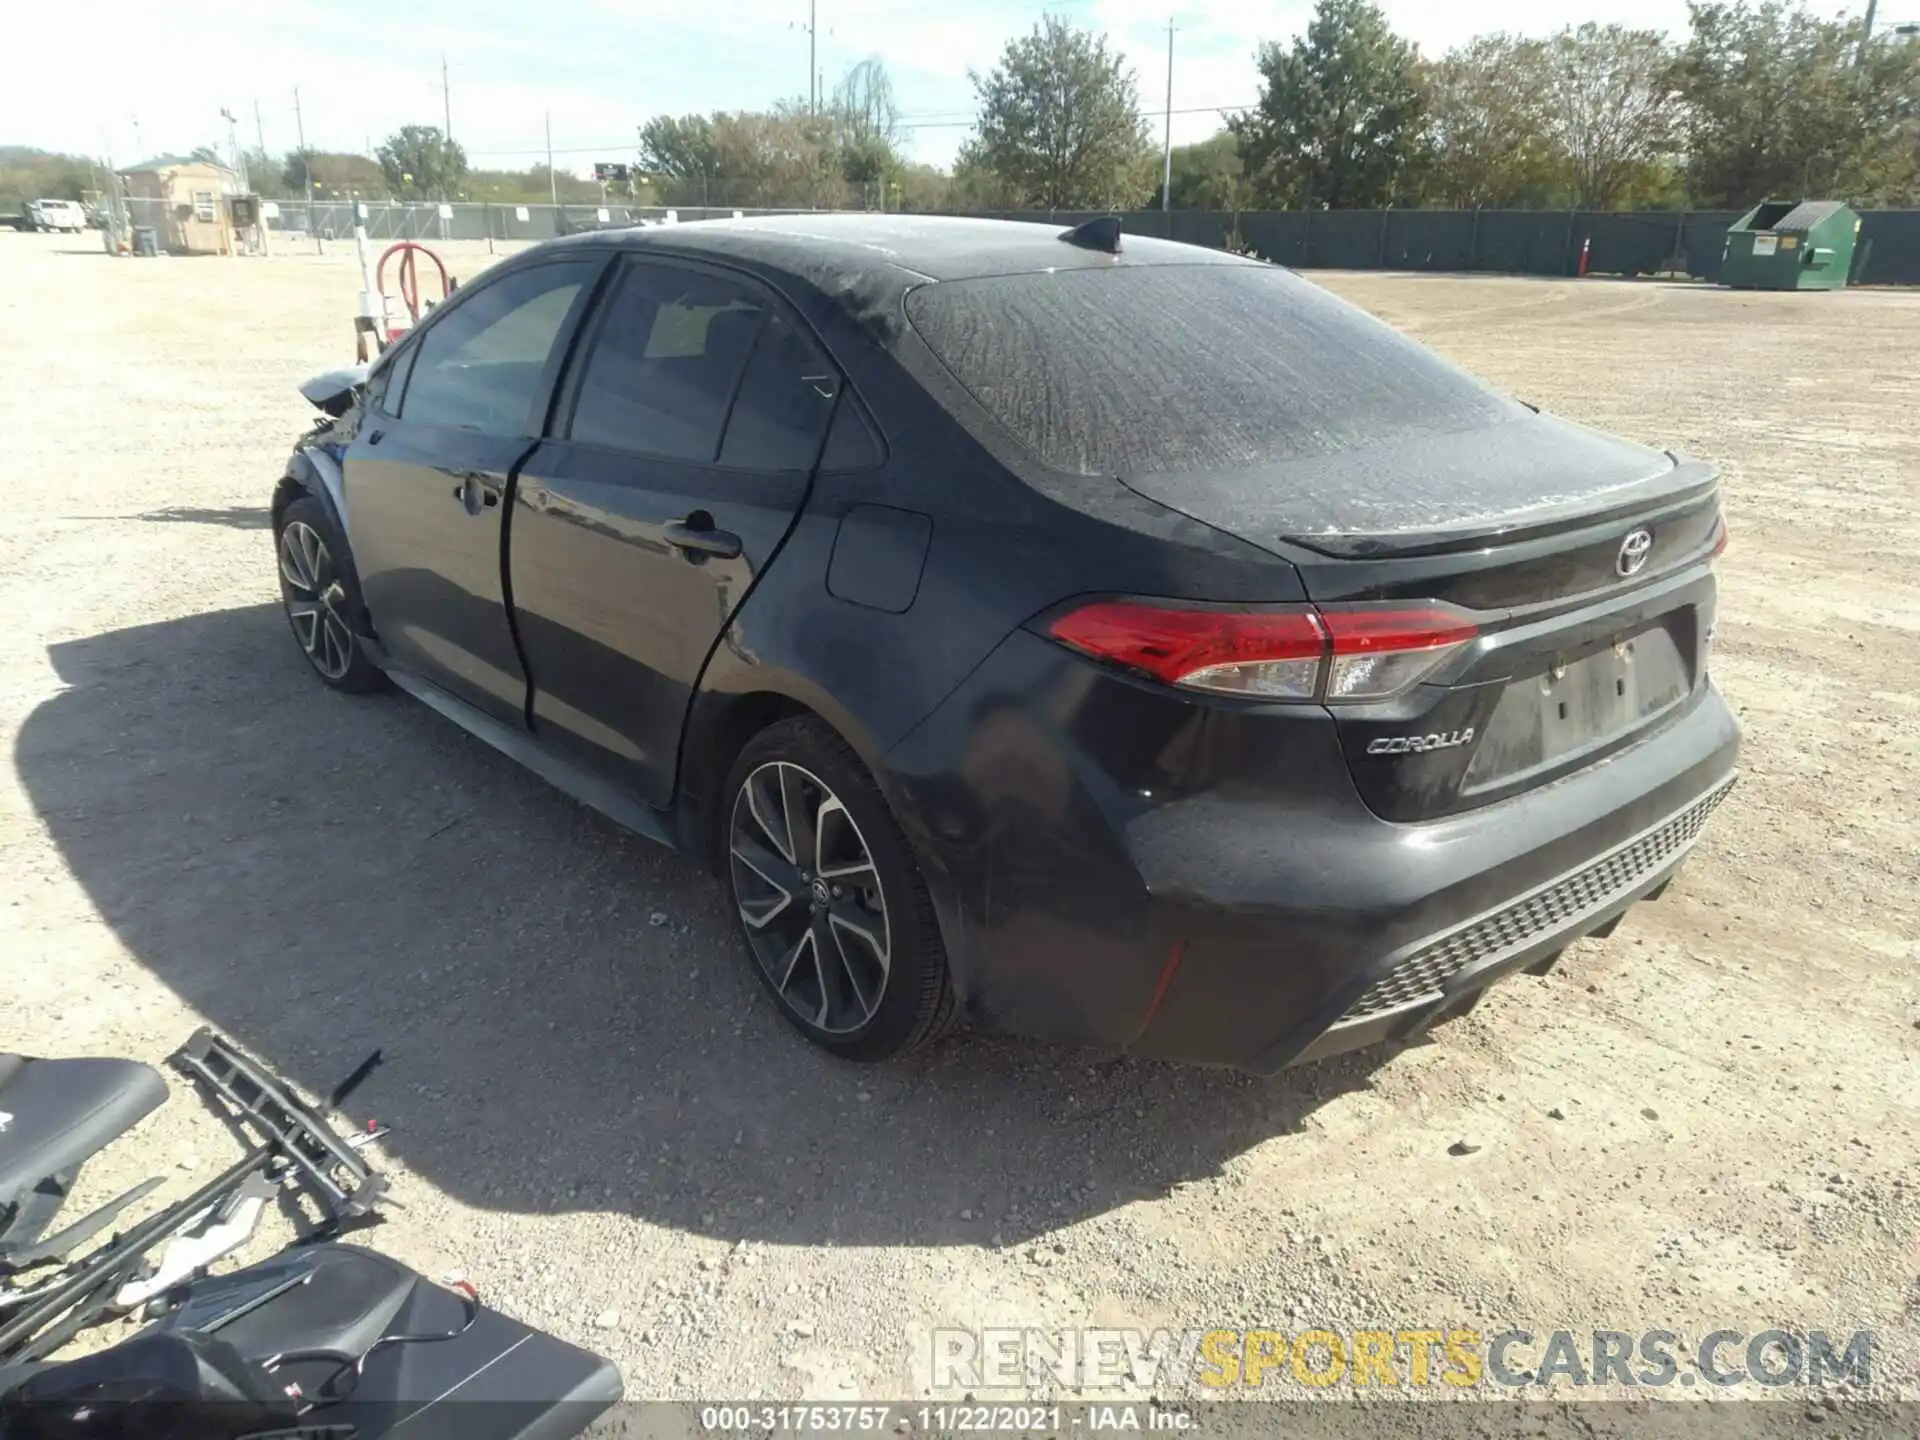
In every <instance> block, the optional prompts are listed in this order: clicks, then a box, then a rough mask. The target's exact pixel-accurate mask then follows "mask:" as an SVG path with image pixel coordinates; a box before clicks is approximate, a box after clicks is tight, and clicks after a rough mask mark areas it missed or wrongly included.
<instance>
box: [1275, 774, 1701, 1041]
mask: <svg viewBox="0 0 1920 1440" xmlns="http://www.w3.org/2000/svg"><path fill="white" fill-rule="evenodd" d="M1734 778H1735V777H1734V776H1733V775H1731V774H1729V775H1728V776H1727V778H1726V779H1724V780H1722V781H1721V782H1720V783H1719V785H1718V786H1716V787H1715V788H1714V789H1712V790H1710V791H1708V792H1707V793H1706V794H1705V795H1703V796H1701V797H1700V798H1699V799H1698V800H1695V801H1694V802H1693V803H1692V804H1690V805H1688V806H1687V807H1686V808H1685V809H1684V810H1681V811H1680V812H1679V813H1678V814H1675V815H1672V816H1669V817H1668V818H1667V819H1665V820H1663V821H1661V822H1660V823H1658V824H1656V825H1653V826H1650V827H1649V828H1648V829H1646V830H1645V831H1642V832H1641V833H1640V834H1639V835H1637V836H1635V837H1634V838H1633V839H1631V840H1629V841H1627V842H1625V843H1624V844H1621V845H1617V846H1615V847H1614V848H1613V849H1612V850H1610V851H1608V852H1607V853H1606V854H1605V855H1602V856H1599V857H1596V858H1595V859H1594V860H1592V861H1589V862H1588V863H1587V864H1585V865H1583V866H1581V867H1579V868H1578V869H1576V870H1573V871H1570V872H1569V873H1567V874H1565V875H1562V876H1560V877H1558V878H1557V879H1555V880H1552V881H1549V882H1548V883H1547V884H1545V885H1542V886H1539V887H1537V888H1536V889H1534V890H1533V891H1531V892H1529V893H1527V894H1525V895H1522V896H1519V897H1517V898H1515V899H1514V900H1512V901H1510V902H1508V903H1507V904H1505V905H1502V906H1500V907H1499V908H1497V909H1495V910H1491V911H1488V912H1487V913H1486V914H1484V915H1480V916H1477V917H1476V918H1474V919H1473V920H1470V921H1468V922H1467V923H1466V924H1464V925H1459V926H1456V927H1454V928H1453V929H1452V930H1449V931H1447V932H1445V933H1443V934H1439V935H1435V936H1434V937H1432V938H1431V939H1429V940H1427V941H1425V942H1424V943H1421V944H1417V945H1414V946H1412V947H1410V948H1408V949H1405V950H1401V951H1399V952H1396V953H1395V954H1392V955H1389V956H1386V957H1385V958H1384V959H1383V960H1381V961H1380V962H1379V963H1378V965H1377V967H1376V970H1377V976H1376V978H1374V979H1372V980H1370V981H1369V982H1368V983H1367V985H1366V988H1365V989H1364V990H1362V991H1361V992H1360V994H1359V995H1358V996H1357V997H1356V998H1355V999H1354V1001H1353V1002H1352V1004H1350V1005H1348V1006H1347V1008H1346V1009H1345V1010H1344V1011H1342V1012H1341V1013H1340V1016H1339V1018H1338V1019H1337V1020H1335V1021H1334V1023H1333V1024H1331V1025H1329V1026H1328V1027H1327V1028H1326V1029H1324V1030H1322V1031H1320V1032H1319V1034H1317V1035H1314V1036H1312V1037H1310V1038H1309V1039H1308V1040H1307V1043H1306V1046H1305V1048H1304V1049H1298V1050H1296V1049H1295V1048H1294V1044H1295V1040H1294V1038H1289V1039H1288V1040H1286V1041H1283V1042H1282V1043H1281V1044H1280V1045H1278V1046H1276V1047H1275V1048H1274V1050H1273V1051H1271V1052H1269V1053H1268V1054H1266V1055H1263V1056H1260V1057H1259V1058H1257V1059H1256V1060H1255V1061H1254V1062H1253V1063H1252V1065H1251V1067H1250V1068H1252V1069H1255V1070H1260V1071H1265V1072H1272V1071H1276V1070H1280V1069H1283V1068H1285V1067H1286V1066H1288V1065H1297V1064H1302V1063H1305V1062H1306V1061H1309V1060H1320V1059H1324V1058H1325V1057H1326V1056H1328V1055H1337V1054H1340V1053H1342V1052H1343V1051H1348V1050H1359V1049H1363V1048H1365V1047H1367V1046H1369V1045H1377V1044H1380V1043H1382V1042H1385V1041H1389V1040H1405V1039H1409V1038H1412V1037H1413V1036H1415V1035H1418V1034H1419V1033H1420V1032H1422V1031H1423V1030H1425V1029H1427V1028H1428V1027H1429V1026H1431V1025H1433V1024H1435V1023H1437V1022H1438V1021H1440V1020H1445V1019H1450V1018H1452V1017H1453V1016H1455V1015H1461V1014H1465V1013H1466V1011H1468V1010H1470V1009H1472V1008H1473V1006H1474V1005H1475V1004H1477V1003H1478V1001H1479V999H1480V996H1481V995H1483V994H1484V993H1485V992H1486V990H1487V989H1488V987H1490V986H1491V985H1492V984H1493V983H1494V982H1495V981H1496V980H1501V979H1504V978H1505V977H1506V976H1508V975H1511V974H1513V973H1514V972H1516V971H1519V970H1530V971H1533V972H1535V973H1545V971H1546V970H1547V969H1549V968H1551V966H1552V965H1553V964H1554V962H1556V961H1557V960H1558V959H1559V957H1560V952H1561V951H1563V950H1565V949H1566V947H1567V946H1568V945H1569V944H1571V943H1572V942H1573V941H1575V940H1577V939H1580V938H1582V937H1584V936H1589V935H1595V936H1604V935H1608V934H1611V933H1612V932H1613V929H1614V927H1615V926H1616V925H1618V924H1619V923H1620V917H1621V916H1622V915H1624V914H1626V912H1627V911H1628V910H1629V909H1630V908H1632V906H1633V905H1634V904H1636V903H1637V902H1638V901H1641V900H1644V899H1648V898H1650V897H1652V896H1655V895H1657V894H1658V893H1659V892H1660V891H1662V890H1664V889H1666V887H1667V884H1668V882H1669V881H1670V880H1672V878H1673V875H1674V872H1675V871H1676V870H1678V869H1679V868H1680V864H1681V862H1682V861H1683V860H1684V859H1685V858H1686V854H1687V852H1688V851H1689V850H1691V849H1692V848H1693V842H1694V841H1695V840H1696V839H1697V838H1698V837H1699V835H1700V831H1701V829H1702V827H1703V826H1704V825H1705V824H1706V821H1707V817H1708V816H1709V815H1711V814H1712V813H1713V812H1714V810H1715V809H1716V808H1717V807H1718V806H1719V804H1720V802H1721V801H1722V800H1724V799H1725V798H1726V797H1727V794H1728V792H1729V791H1731V790H1732V789H1733V784H1734Z"/></svg>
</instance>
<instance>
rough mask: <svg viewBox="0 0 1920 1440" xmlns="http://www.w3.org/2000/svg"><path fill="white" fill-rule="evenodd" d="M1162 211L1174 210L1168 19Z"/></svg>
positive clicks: (1169, 25)
mask: <svg viewBox="0 0 1920 1440" xmlns="http://www.w3.org/2000/svg"><path fill="white" fill-rule="evenodd" d="M1161 166H1162V169H1161V172H1160V213H1161V214H1162V215H1168V214H1171V213H1172V212H1173V21H1171V20H1169V21H1167V128H1166V131H1165V139H1164V140H1163V142H1162V144H1161Z"/></svg>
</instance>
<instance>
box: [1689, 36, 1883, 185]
mask: <svg viewBox="0 0 1920 1440" xmlns="http://www.w3.org/2000/svg"><path fill="white" fill-rule="evenodd" d="M1689 10H1690V21H1689V35H1688V40H1687V44H1686V46H1685V47H1684V49H1683V52H1682V54H1681V58H1680V65H1679V79H1678V84H1679V88H1680V93H1681V95H1682V97H1683V99H1684V101H1685V106H1686V112H1685V114H1686V119H1685V139H1686V153H1687V184H1688V190H1689V192H1690V199H1691V201H1692V203H1693V204H1696V205H1715V206H1725V207H1728V208H1731V209H1745V208H1747V207H1748V206H1750V205H1753V204H1755V203H1756V202H1758V201H1760V200H1763V199H1765V198H1767V197H1768V196H1769V195H1772V196H1777V197H1780V198H1788V197H1794V196H1800V195H1838V196H1845V197H1847V198H1849V199H1851V200H1853V201H1854V203H1856V204H1862V205H1871V204H1902V203H1912V202H1913V201H1914V200H1916V199H1920V176H1917V175H1916V165H1917V164H1920V129H1916V127H1917V126H1920V45H1914V44H1912V43H1910V42H1902V41H1900V40H1898V39H1895V38H1893V37H1890V36H1888V37H1882V38H1881V39H1879V40H1876V41H1875V42H1874V43H1873V44H1871V45H1868V46H1866V47H1865V48H1864V51H1863V50H1862V47H1861V45H1860V28H1859V24H1858V22H1857V21H1854V20H1851V19H1840V20H1828V19H1824V18H1821V17H1818V16H1815V15H1812V14H1810V13H1808V11H1807V10H1806V9H1805V8H1804V7H1799V6H1796V7H1794V8H1792V9H1789V8H1788V7H1787V5H1786V4H1785V3H1783V0H1763V3H1760V4H1757V5H1755V4H1749V3H1746V0H1735V3H1731V4H1719V3H1710V4H1694V5H1691V6H1690V7H1689Z"/></svg>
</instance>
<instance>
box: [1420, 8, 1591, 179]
mask: <svg viewBox="0 0 1920 1440" xmlns="http://www.w3.org/2000/svg"><path fill="white" fill-rule="evenodd" d="M1421 78H1422V83H1423V85H1424V87H1425V90H1426V95H1427V114H1428V121H1429V130H1428V136H1427V139H1428V159H1427V163H1426V166H1425V178H1426V198H1427V199H1428V200H1430V201H1431V202H1433V203H1435V204H1438V205H1446V206H1452V207H1457V208H1461V209H1470V208H1472V207H1474V206H1478V205H1487V206H1495V207H1499V206H1509V207H1525V206H1530V205H1550V204H1553V203H1554V202H1555V201H1557V200H1559V199H1561V198H1562V196H1561V194H1559V193H1557V192H1559V191H1562V190H1564V182H1563V176H1564V166H1563V165H1562V163H1561V154H1560V150H1559V147H1558V145H1557V144H1556V143H1555V141H1554V136H1553V130H1554V123H1553V115H1552V110H1551V107H1550V106H1549V104H1548V100H1547V94H1548V82H1547V45H1546V43H1545V42H1544V41H1540V40H1526V39H1521V38H1520V37H1518V36H1512V35H1481V36H1477V37H1475V38H1474V39H1472V40H1470V41H1468V42H1467V43H1466V44H1465V45H1462V46H1460V47H1458V48H1457V49H1454V50H1450V51H1448V52H1447V53H1446V54H1445V55H1443V56H1441V58H1440V59H1438V60H1436V61H1434V62H1433V63H1432V64H1430V65H1427V66H1425V67H1424V69H1423V71H1422V77H1421Z"/></svg>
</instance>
